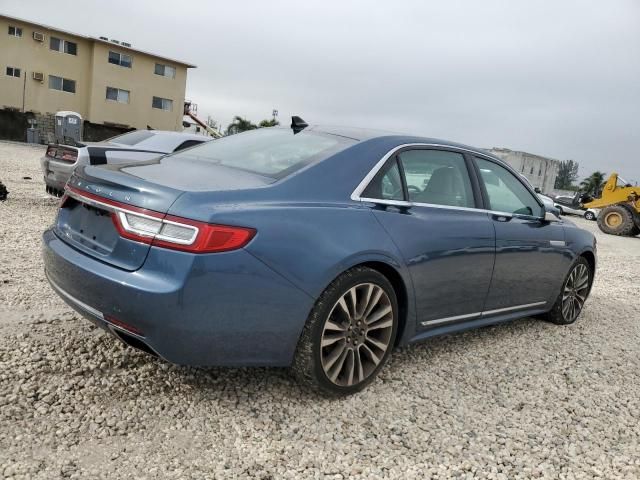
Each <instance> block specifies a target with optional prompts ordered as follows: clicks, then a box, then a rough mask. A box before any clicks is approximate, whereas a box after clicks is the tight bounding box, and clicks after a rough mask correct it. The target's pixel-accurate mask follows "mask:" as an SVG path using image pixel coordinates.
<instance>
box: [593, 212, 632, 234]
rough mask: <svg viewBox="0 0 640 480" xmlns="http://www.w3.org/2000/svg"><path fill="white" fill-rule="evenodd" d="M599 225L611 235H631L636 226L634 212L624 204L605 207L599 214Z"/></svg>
mask: <svg viewBox="0 0 640 480" xmlns="http://www.w3.org/2000/svg"><path fill="white" fill-rule="evenodd" d="M598 227H600V230H602V231H603V232H604V233H608V234H610V235H620V236H623V237H625V236H630V235H632V232H633V231H634V229H635V228H636V225H635V223H634V221H633V213H632V212H631V211H630V210H629V209H628V208H627V207H625V206H623V205H610V206H608V207H605V208H604V209H603V210H602V211H601V212H600V215H598Z"/></svg>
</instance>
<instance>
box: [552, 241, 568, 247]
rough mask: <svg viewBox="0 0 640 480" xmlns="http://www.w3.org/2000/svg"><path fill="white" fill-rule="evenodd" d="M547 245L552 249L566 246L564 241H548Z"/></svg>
mask: <svg viewBox="0 0 640 480" xmlns="http://www.w3.org/2000/svg"><path fill="white" fill-rule="evenodd" d="M549 243H550V244H551V246H552V247H566V246H567V242H565V241H564V240H549Z"/></svg>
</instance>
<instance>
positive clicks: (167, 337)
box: [43, 120, 596, 394]
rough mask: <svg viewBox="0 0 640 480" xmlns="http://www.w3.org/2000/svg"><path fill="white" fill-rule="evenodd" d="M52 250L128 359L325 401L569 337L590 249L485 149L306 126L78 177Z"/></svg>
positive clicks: (73, 293)
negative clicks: (279, 380)
mask: <svg viewBox="0 0 640 480" xmlns="http://www.w3.org/2000/svg"><path fill="white" fill-rule="evenodd" d="M43 251H44V260H45V271H46V276H47V278H48V279H49V282H50V283H51V285H52V287H53V289H54V290H55V291H56V292H57V293H58V294H59V295H60V296H61V297H62V298H63V299H64V300H65V301H66V302H67V303H68V304H69V305H70V306H71V307H73V308H74V309H76V310H77V311H78V312H80V313H81V314H82V315H83V316H84V317H86V318H87V319H89V320H91V321H92V322H94V323H95V324H97V325H99V326H100V327H102V328H104V329H105V330H107V331H109V332H110V333H112V334H113V335H115V336H116V337H118V338H119V339H121V340H122V341H124V342H125V343H127V344H128V345H131V346H133V347H136V348H138V349H141V350H144V351H146V352H148V353H151V354H153V355H157V356H159V357H161V358H163V359H165V360H167V361H169V362H173V363H177V364H185V365H202V366H207V365H219V366H257V365H267V366H290V367H292V370H293V372H294V373H295V374H296V376H297V377H298V378H299V379H300V381H302V382H304V383H306V384H309V385H311V386H312V387H314V388H316V389H318V390H320V391H324V392H328V393H332V394H349V393H353V392H356V391H358V390H361V389H362V388H364V387H365V386H366V385H367V384H368V383H370V382H371V381H372V380H373V379H374V378H375V376H376V374H377V373H378V372H379V371H380V369H381V368H382V367H383V365H384V364H385V362H386V361H387V360H388V358H389V355H390V353H391V351H392V349H393V348H394V347H396V346H399V345H407V344H410V343H413V342H417V341H420V340H424V339H426V338H429V337H432V336H434V335H442V334H448V333H451V332H456V331H460V330H465V329H469V328H475V327H481V326H485V325H490V324H496V323H501V322H506V321H509V320H513V319H517V318H521V317H525V316H541V317H543V318H545V319H547V320H549V321H551V322H554V323H556V324H570V323H573V322H574V321H575V320H576V318H577V317H578V316H579V314H580V312H581V310H582V307H583V305H584V302H585V300H586V299H587V296H588V295H589V291H590V289H591V284H592V282H593V277H594V273H595V267H596V243H595V239H594V237H593V235H592V234H591V233H588V232H586V231H585V230H582V229H580V228H577V227H576V226H575V225H574V224H572V223H570V222H569V221H567V220H560V219H559V218H557V217H556V216H554V215H552V214H551V213H549V212H546V211H545V209H544V205H543V204H542V202H541V201H540V199H539V198H538V196H537V195H536V194H535V192H534V191H533V190H532V189H531V187H530V186H528V185H527V184H526V183H525V182H523V180H522V178H521V177H520V175H519V174H518V173H517V172H515V171H513V170H512V169H511V168H510V167H509V166H508V165H506V164H505V163H503V162H502V161H501V160H499V159H498V158H496V157H493V156H491V155H489V154H487V153H486V152H484V151H482V150H480V149H475V148H472V147H468V146H464V145H459V144H456V143H450V142H445V141H441V140H433V139H430V138H422V137H412V136H404V135H396V134H387V133H381V132H374V131H370V130H355V129H345V128H321V127H309V126H306V124H304V123H302V122H300V121H298V120H296V121H294V122H293V123H292V128H283V127H276V128H265V129H259V130H255V131H251V132H247V133H242V134H238V135H233V136H229V137H225V138H222V139H219V140H215V141H213V142H209V143H205V144H203V145H200V146H196V147H193V148H190V149H187V150H184V151H181V152H178V153H174V154H170V155H166V156H164V157H161V158H159V159H154V160H150V161H147V162H143V163H132V164H119V165H102V166H94V165H86V166H82V167H80V168H78V169H76V171H75V173H74V175H73V176H72V177H71V179H70V180H69V182H68V184H67V186H66V190H65V195H64V197H63V199H62V201H61V204H60V208H59V211H58V216H57V220H56V223H55V225H54V226H53V227H51V228H50V229H49V230H47V231H46V232H45V233H44V248H43Z"/></svg>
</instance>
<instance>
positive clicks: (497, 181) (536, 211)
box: [476, 157, 543, 216]
mask: <svg viewBox="0 0 640 480" xmlns="http://www.w3.org/2000/svg"><path fill="white" fill-rule="evenodd" d="M476 163H477V164H478V168H479V169H480V176H481V177H482V180H483V182H484V186H485V189H486V191H487V195H488V196H489V203H490V208H491V209H492V210H496V211H499V212H505V213H515V214H518V215H530V216H539V215H542V209H543V207H541V206H540V204H539V203H538V202H537V200H536V199H535V198H534V196H533V195H532V194H531V192H529V190H527V188H526V187H525V186H524V185H523V184H522V182H521V181H520V180H519V179H518V178H517V177H516V176H515V175H513V174H512V173H511V172H510V171H509V170H507V169H506V168H504V167H502V166H500V165H498V164H497V163H493V162H490V161H489V160H485V159H483V158H478V157H476Z"/></svg>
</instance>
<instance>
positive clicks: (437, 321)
mask: <svg viewBox="0 0 640 480" xmlns="http://www.w3.org/2000/svg"><path fill="white" fill-rule="evenodd" d="M480 315H482V312H476V313H467V314H465V315H456V316H455V317H446V318H437V319H435V320H427V321H426V322H422V325H424V326H425V327H426V326H427V325H438V324H440V323H448V322H455V321H456V320H464V319H467V318H473V317H479V316H480Z"/></svg>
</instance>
